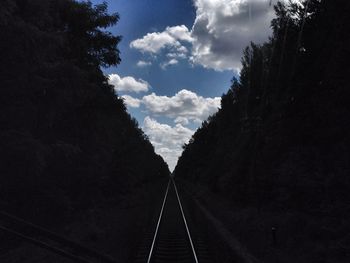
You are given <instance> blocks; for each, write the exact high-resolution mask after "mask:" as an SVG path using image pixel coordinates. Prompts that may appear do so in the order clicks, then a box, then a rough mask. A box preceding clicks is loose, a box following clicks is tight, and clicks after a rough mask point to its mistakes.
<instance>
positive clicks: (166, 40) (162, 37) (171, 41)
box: [130, 25, 192, 54]
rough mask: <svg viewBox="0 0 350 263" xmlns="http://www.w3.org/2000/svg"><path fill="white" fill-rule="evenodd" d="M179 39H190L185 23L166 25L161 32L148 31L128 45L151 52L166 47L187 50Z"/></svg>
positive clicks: (188, 40)
mask: <svg viewBox="0 0 350 263" xmlns="http://www.w3.org/2000/svg"><path fill="white" fill-rule="evenodd" d="M179 41H186V42H191V41H192V37H191V35H190V32H189V30H188V28H187V27H186V26H185V25H181V26H173V27H167V28H166V29H165V30H164V31H163V32H153V33H148V34H147V35H145V36H143V37H142V38H139V39H136V40H134V41H132V42H131V43H130V47H131V48H135V49H138V50H139V51H141V52H149V53H153V54H156V53H158V52H159V51H160V50H162V49H164V48H166V47H168V48H173V49H175V50H178V51H181V50H182V52H185V51H187V49H186V48H185V47H182V45H181V44H180V42H179ZM184 48H185V49H184Z"/></svg>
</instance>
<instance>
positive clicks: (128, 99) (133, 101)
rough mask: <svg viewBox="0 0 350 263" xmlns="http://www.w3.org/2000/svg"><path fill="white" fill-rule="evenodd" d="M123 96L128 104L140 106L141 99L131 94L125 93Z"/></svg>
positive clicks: (129, 105)
mask: <svg viewBox="0 0 350 263" xmlns="http://www.w3.org/2000/svg"><path fill="white" fill-rule="evenodd" d="M121 97H122V98H123V99H124V102H125V104H126V106H128V107H130V108H139V107H140V104H141V100H139V99H136V98H133V97H131V96H129V95H123V96H121Z"/></svg>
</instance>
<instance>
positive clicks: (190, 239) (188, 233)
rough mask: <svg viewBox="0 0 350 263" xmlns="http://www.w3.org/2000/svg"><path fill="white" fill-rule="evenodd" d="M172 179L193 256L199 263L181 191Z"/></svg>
mask: <svg viewBox="0 0 350 263" xmlns="http://www.w3.org/2000/svg"><path fill="white" fill-rule="evenodd" d="M171 181H172V182H173V185H174V188H175V193H176V197H177V201H178V203H179V207H180V210H181V214H182V219H183V221H184V224H185V227H186V232H187V236H188V239H189V241H190V244H191V249H192V253H193V257H194V260H195V262H196V263H198V258H197V253H196V250H195V249H194V245H193V241H192V237H191V233H190V230H189V228H188V225H187V221H186V217H185V213H184V211H183V209H182V204H181V201H180V197H179V193H178V192H177V188H176V184H175V181H174V179H173V178H171Z"/></svg>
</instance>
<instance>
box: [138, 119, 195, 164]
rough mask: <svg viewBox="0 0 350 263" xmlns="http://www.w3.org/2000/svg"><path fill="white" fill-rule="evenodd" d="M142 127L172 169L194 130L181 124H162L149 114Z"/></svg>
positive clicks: (157, 151)
mask: <svg viewBox="0 0 350 263" xmlns="http://www.w3.org/2000/svg"><path fill="white" fill-rule="evenodd" d="M142 128H143V130H144V132H145V133H146V134H147V135H148V137H149V139H150V141H151V143H152V144H153V146H154V148H155V151H156V153H158V154H159V155H161V156H162V157H163V158H164V160H165V161H166V162H167V163H168V165H169V169H170V170H171V171H172V170H173V169H174V167H175V165H176V163H177V160H178V158H179V156H180V155H181V152H182V145H183V144H185V143H188V141H189V139H190V138H191V136H192V134H193V133H194V131H193V130H191V129H188V128H186V127H184V126H182V125H181V124H176V125H175V126H170V125H167V124H161V123H159V122H157V121H156V120H155V119H152V118H151V117H149V116H147V117H146V118H145V119H144V122H143V127H142Z"/></svg>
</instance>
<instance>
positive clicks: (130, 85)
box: [108, 74, 150, 93]
mask: <svg viewBox="0 0 350 263" xmlns="http://www.w3.org/2000/svg"><path fill="white" fill-rule="evenodd" d="M108 82H109V84H111V85H113V86H114V89H115V90H116V91H117V92H136V93H139V92H145V91H148V89H149V87H150V85H149V84H148V82H147V81H144V80H142V79H138V80H136V79H135V78H133V77H131V76H127V77H120V76H119V75H118V74H110V75H108Z"/></svg>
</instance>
